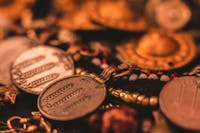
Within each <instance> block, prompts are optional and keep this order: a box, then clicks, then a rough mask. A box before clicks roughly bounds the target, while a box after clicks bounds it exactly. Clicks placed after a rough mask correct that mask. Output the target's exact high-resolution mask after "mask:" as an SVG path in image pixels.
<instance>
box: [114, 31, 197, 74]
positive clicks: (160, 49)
mask: <svg viewBox="0 0 200 133" xmlns="http://www.w3.org/2000/svg"><path fill="white" fill-rule="evenodd" d="M117 51H118V58H119V59H120V60H121V61H122V62H126V63H127V62H128V63H133V64H137V65H138V66H140V67H142V68H145V69H151V70H171V69H176V68H180V67H183V66H184V65H186V64H188V63H189V62H191V61H192V59H193V58H194V57H195V55H196V46H195V44H194V41H193V38H192V37H191V36H190V35H188V34H187V33H173V32H164V31H154V32H150V33H147V34H146V35H144V36H143V37H142V38H141V39H139V41H138V42H134V41H129V42H127V43H125V44H124V45H121V46H118V47H117Z"/></svg>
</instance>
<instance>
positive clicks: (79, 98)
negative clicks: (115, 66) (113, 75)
mask: <svg viewBox="0 0 200 133" xmlns="http://www.w3.org/2000/svg"><path fill="white" fill-rule="evenodd" d="M105 97H106V88H105V85H104V84H101V83H99V82H98V81H96V80H95V79H93V78H91V77H89V76H82V75H79V76H72V77H68V78H66V79H63V80H60V81H57V82H56V83H54V84H53V85H51V86H49V87H48V88H47V89H46V90H45V91H43V92H42V93H41V95H40V96H39V98H38V108H39V110H40V112H41V113H42V114H43V115H44V116H45V117H47V118H49V119H52V120H57V121H67V120H74V119H77V118H80V117H83V116H85V115H87V114H88V113H90V112H93V111H94V110H95V109H96V108H97V107H98V106H100V104H101V103H102V102H103V101H104V99H105ZM58 108H59V110H58Z"/></svg>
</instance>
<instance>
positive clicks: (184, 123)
mask: <svg viewBox="0 0 200 133" xmlns="http://www.w3.org/2000/svg"><path fill="white" fill-rule="evenodd" d="M159 102H160V109H161V111H162V112H163V113H164V115H165V116H166V117H167V118H168V119H169V120H170V121H172V122H173V123H174V124H176V125H178V126H180V127H182V128H185V129H189V130H197V131H200V115H199V114H200V109H199V108H200V78H197V77H193V76H185V77H180V78H176V79H174V80H172V81H170V82H169V83H167V84H166V85H165V86H164V87H163V89H162V91H161V93H160V96H159Z"/></svg>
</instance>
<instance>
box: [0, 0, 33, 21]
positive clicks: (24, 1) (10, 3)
mask: <svg viewBox="0 0 200 133" xmlns="http://www.w3.org/2000/svg"><path fill="white" fill-rule="evenodd" d="M34 2H35V0H0V15H3V16H5V17H8V18H9V19H12V20H15V19H17V18H19V16H20V15H21V13H22V12H23V11H24V10H25V9H27V8H28V6H29V5H32V4H33V3H34Z"/></svg>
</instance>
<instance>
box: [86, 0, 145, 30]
mask: <svg viewBox="0 0 200 133" xmlns="http://www.w3.org/2000/svg"><path fill="white" fill-rule="evenodd" d="M89 13H90V17H91V19H92V20H93V21H95V22H96V23H99V24H101V25H104V26H106V27H110V28H113V29H119V30H125V31H144V30H146V29H147V27H148V24H147V21H146V19H145V18H144V17H143V16H142V15H138V14H140V13H138V12H136V11H134V10H133V9H132V8H131V7H130V5H129V3H128V2H126V1H122V0H114V1H113V0H109V1H108V0H102V1H96V3H95V4H94V6H93V7H92V8H91V9H90V12H89Z"/></svg>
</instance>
